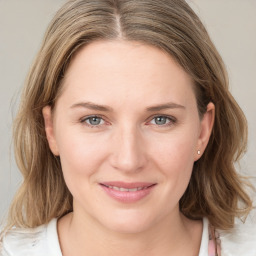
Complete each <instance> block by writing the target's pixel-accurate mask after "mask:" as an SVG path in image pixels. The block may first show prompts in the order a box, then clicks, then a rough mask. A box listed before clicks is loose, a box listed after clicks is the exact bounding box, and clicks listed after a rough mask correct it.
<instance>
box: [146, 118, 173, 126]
mask: <svg viewBox="0 0 256 256" xmlns="http://www.w3.org/2000/svg"><path fill="white" fill-rule="evenodd" d="M175 122H176V119H174V118H171V117H168V116H155V117H154V118H153V119H152V120H151V121H150V123H151V124H155V125H158V126H168V125H172V124H174V123H175Z"/></svg>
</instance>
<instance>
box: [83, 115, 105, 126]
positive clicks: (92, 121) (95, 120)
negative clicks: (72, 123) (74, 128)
mask: <svg viewBox="0 0 256 256" xmlns="http://www.w3.org/2000/svg"><path fill="white" fill-rule="evenodd" d="M101 121H102V118H101V117H97V116H92V117H89V118H87V119H86V122H87V123H89V124H90V125H99V124H100V123H101Z"/></svg>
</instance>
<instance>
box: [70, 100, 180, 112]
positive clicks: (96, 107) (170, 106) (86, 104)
mask: <svg viewBox="0 0 256 256" xmlns="http://www.w3.org/2000/svg"><path fill="white" fill-rule="evenodd" d="M71 108H88V109H92V110H98V111H104V112H114V110H113V108H111V107H109V106H105V105H99V104H95V103H92V102H79V103H76V104H73V105H72V106H71ZM174 108H179V109H185V107H184V106H182V105H180V104H177V103H173V102H167V103H164V104H160V105H156V106H151V107H147V108H146V111H148V112H155V111H160V110H164V109H174Z"/></svg>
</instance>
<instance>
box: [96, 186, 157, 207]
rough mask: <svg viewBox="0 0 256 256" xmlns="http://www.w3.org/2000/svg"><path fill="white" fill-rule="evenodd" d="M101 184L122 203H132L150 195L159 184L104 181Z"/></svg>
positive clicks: (108, 193) (111, 195) (112, 196)
mask: <svg viewBox="0 0 256 256" xmlns="http://www.w3.org/2000/svg"><path fill="white" fill-rule="evenodd" d="M99 185H100V186H101V187H102V188H103V190H104V191H105V192H106V193H107V195H108V196H110V197H111V198H113V199H115V200H117V201H119V202H122V203H132V202H136V201H139V200H141V199H142V198H144V197H146V196H147V195H149V194H150V193H151V191H152V190H153V188H154V187H155V186H156V185H157V184H156V183H146V182H133V183H125V182H104V183H100V184H99Z"/></svg>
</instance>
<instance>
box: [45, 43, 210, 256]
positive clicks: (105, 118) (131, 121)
mask: <svg viewBox="0 0 256 256" xmlns="http://www.w3.org/2000/svg"><path fill="white" fill-rule="evenodd" d="M85 102H90V103H93V104H97V105H104V106H107V107H108V108H111V111H103V110H102V109H91V108H88V105H86V106H85V104H84V103H85ZM81 103H83V104H81ZM166 103H171V107H170V106H169V107H168V108H163V109H154V110H152V109H151V110H152V111H148V110H147V108H149V107H152V106H158V105H163V104H166ZM91 115H93V116H99V117H100V118H99V119H96V121H98V123H97V125H95V123H93V125H94V126H93V127H92V123H90V121H92V119H88V117H89V116H91ZM43 116H44V119H45V130H46V134H47V139H48V142H49V146H50V149H51V151H52V153H53V154H54V155H58V156H60V159H61V163H62V168H63V174H64V178H65V181H66V184H67V186H68V188H69V190H70V192H71V193H72V195H73V198H74V211H73V213H71V214H68V215H66V216H64V217H62V218H61V219H60V220H59V221H58V234H59V241H60V245H61V249H62V252H63V255H64V256H65V255H84V254H85V253H86V255H103V256H104V255H119V254H122V255H127V256H128V255H147V256H148V255H160V256H165V255H166V256H167V255H170V252H171V253H172V255H183V256H184V255H198V252H199V248H200V242H201V235H202V222H201V221H192V220H188V219H187V218H185V217H184V216H183V215H182V214H181V213H180V212H179V200H180V198H181V196H182V195H183V193H184V192H185V190H186V187H187V185H188V182H189V180H190V177H191V173H192V168H193V164H194V162H195V161H197V160H198V159H199V158H200V156H201V155H202V154H203V152H204V150H205V148H206V146H207V143H208V140H209V137H210V134H211V130H212V126H213V122H214V105H213V104H212V103H209V104H208V106H207V112H206V113H205V114H204V116H203V118H202V119H200V118H199V114H198V110H197V104H196V98H195V93H194V91H193V82H192V80H191V78H190V77H189V75H188V74H187V73H186V72H185V71H184V70H183V69H182V68H181V67H180V66H179V65H178V64H177V63H176V62H175V61H174V60H173V59H172V58H171V57H170V56H169V55H167V54H166V53H164V52H162V51H160V50H159V49H157V48H155V47H152V46H148V45H145V44H142V43H139V42H127V41H121V40H117V41H98V42H93V43H92V44H90V45H88V46H86V47H84V48H82V49H81V50H80V51H79V52H78V53H77V54H76V55H75V57H74V58H73V59H72V62H71V64H70V66H69V68H68V70H67V73H66V74H65V79H64V84H63V92H62V94H61V96H60V97H59V98H58V100H57V102H56V106H55V109H54V111H52V110H51V108H50V107H49V106H47V107H45V108H44V109H43ZM159 116H160V117H164V118H160V121H161V122H159V120H158V119H156V118H155V117H159ZM165 117H166V118H165ZM90 125H91V126H90ZM198 150H200V151H201V155H198ZM104 181H124V182H152V183H156V184H157V185H156V186H155V187H154V188H153V190H152V191H151V193H150V194H149V195H147V196H146V197H145V198H143V199H141V200H139V201H137V202H134V203H122V202H118V201H116V200H114V199H113V198H111V197H109V196H108V195H107V194H106V193H105V191H103V189H102V187H101V186H99V183H100V182H104Z"/></svg>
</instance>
